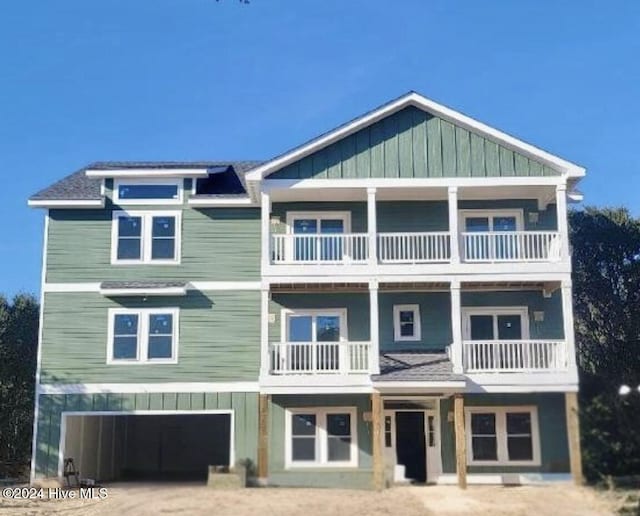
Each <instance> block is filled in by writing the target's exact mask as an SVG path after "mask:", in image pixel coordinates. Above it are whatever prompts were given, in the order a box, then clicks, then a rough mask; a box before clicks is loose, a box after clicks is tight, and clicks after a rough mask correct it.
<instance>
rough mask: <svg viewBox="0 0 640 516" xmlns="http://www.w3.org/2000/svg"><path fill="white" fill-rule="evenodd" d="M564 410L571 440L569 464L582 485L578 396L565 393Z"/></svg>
mask: <svg viewBox="0 0 640 516" xmlns="http://www.w3.org/2000/svg"><path fill="white" fill-rule="evenodd" d="M564 408H565V412H566V414H567V438H568V439H569V463H570V465H571V476H572V477H573V481H574V482H575V483H576V484H577V485H581V484H582V482H583V478H582V456H581V454H580V417H579V412H578V394H577V393H576V392H565V394H564Z"/></svg>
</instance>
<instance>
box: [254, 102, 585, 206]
mask: <svg viewBox="0 0 640 516" xmlns="http://www.w3.org/2000/svg"><path fill="white" fill-rule="evenodd" d="M409 106H415V107H417V108H419V109H423V110H425V111H428V112H430V113H432V114H433V115H436V116H438V117H441V118H443V119H445V120H448V121H450V122H452V123H454V124H456V125H458V126H461V127H464V128H466V129H468V130H470V131H474V132H476V133H480V134H482V135H484V136H486V137H488V138H491V139H493V140H495V141H497V142H498V143H500V144H502V145H504V146H505V147H508V148H510V149H511V150H514V151H517V152H519V153H521V154H524V155H526V156H529V157H531V158H533V159H535V160H538V161H541V162H542V163H544V164H546V165H548V166H550V167H552V168H554V169H555V170H557V171H558V172H559V173H560V174H562V175H564V176H566V177H573V178H581V177H583V176H584V175H585V169H584V168H583V167H581V166H579V165H576V164H575V163H571V162H570V161H567V160H564V159H562V158H560V157H558V156H555V155H553V154H550V153H549V152H546V151H544V150H542V149H540V148H538V147H535V146H533V145H531V144H528V143H526V142H524V141H522V140H520V139H518V138H515V137H513V136H511V135H509V134H507V133H504V132H502V131H499V130H497V129H494V128H493V127H490V126H488V125H486V124H483V123H482V122H479V121H478V120H475V119H473V118H471V117H468V116H466V115H464V114H462V113H460V112H458V111H455V110H453V109H450V108H448V107H446V106H443V105H442V104H438V103H437V102H434V101H432V100H429V99H427V98H426V97H423V96H422V95H420V94H418V93H415V92H411V93H408V94H406V95H403V96H402V97H400V98H398V99H396V100H394V101H392V102H389V103H388V104H385V105H383V106H381V107H380V108H377V109H375V110H373V111H371V112H369V113H367V114H365V115H363V116H361V117H358V118H356V119H355V120H353V121H351V122H349V123H347V124H344V125H342V126H340V127H338V128H336V129H334V130H332V131H330V132H328V133H326V134H324V135H322V136H320V137H318V138H315V139H314V140H311V141H310V142H308V143H306V144H303V145H301V146H299V147H296V148H295V149H293V150H291V151H289V152H287V153H285V154H282V155H280V156H278V157H276V158H274V159H272V160H270V161H267V162H265V163H264V164H262V165H259V166H258V167H256V168H254V169H253V170H251V171H250V172H248V173H247V175H246V180H247V183H248V185H249V187H250V188H251V189H252V190H254V189H255V185H256V184H257V183H259V182H260V181H261V180H262V179H264V178H266V177H267V176H268V175H269V174H271V173H272V172H275V171H277V170H279V169H281V168H283V167H285V166H287V165H289V164H290V163H293V162H295V161H298V160H300V159H302V158H304V157H305V156H308V155H309V154H312V153H314V152H316V151H318V150H320V149H322V148H324V147H326V146H328V145H331V144H332V143H334V142H336V141H338V140H341V139H342V138H345V137H346V136H349V135H350V134H353V133H355V132H357V131H359V130H360V129H362V128H364V127H367V126H369V125H371V124H373V123H375V122H377V121H379V120H381V119H382V118H385V117H387V116H389V115H391V114H392V113H395V112H397V111H400V110H401V109H404V108H406V107H409ZM253 194H254V195H257V192H255V191H253Z"/></svg>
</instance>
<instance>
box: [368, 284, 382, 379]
mask: <svg viewBox="0 0 640 516" xmlns="http://www.w3.org/2000/svg"><path fill="white" fill-rule="evenodd" d="M379 320H380V316H379V314H378V282H377V281H376V280H372V281H370V282H369V325H370V329H369V337H370V340H371V374H380V324H379Z"/></svg>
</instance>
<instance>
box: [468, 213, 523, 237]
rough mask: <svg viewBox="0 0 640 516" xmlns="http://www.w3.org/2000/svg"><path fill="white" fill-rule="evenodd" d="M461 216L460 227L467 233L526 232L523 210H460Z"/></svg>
mask: <svg viewBox="0 0 640 516" xmlns="http://www.w3.org/2000/svg"><path fill="white" fill-rule="evenodd" d="M459 215H460V227H461V228H462V231H465V232H467V233H476V232H482V233H486V232H504V231H523V230H524V211H523V210H522V209H508V210H501V209H497V210H460V211H459Z"/></svg>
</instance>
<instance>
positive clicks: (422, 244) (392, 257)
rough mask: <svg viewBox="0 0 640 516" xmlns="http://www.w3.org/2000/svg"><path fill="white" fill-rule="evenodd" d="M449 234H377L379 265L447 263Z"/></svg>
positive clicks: (442, 232)
mask: <svg viewBox="0 0 640 516" xmlns="http://www.w3.org/2000/svg"><path fill="white" fill-rule="evenodd" d="M448 249H449V233H448V232H446V231H438V232H430V233H379V234H378V259H379V260H380V262H381V263H436V262H447V261H449V258H450V257H449V252H448Z"/></svg>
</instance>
